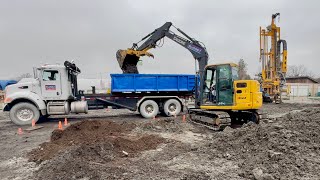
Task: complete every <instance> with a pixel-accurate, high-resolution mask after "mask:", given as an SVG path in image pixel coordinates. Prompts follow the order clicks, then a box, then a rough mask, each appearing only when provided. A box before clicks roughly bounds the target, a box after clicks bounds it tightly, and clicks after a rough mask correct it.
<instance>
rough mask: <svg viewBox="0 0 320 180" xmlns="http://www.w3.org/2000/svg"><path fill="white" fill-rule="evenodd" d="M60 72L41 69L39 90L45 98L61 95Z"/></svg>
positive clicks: (57, 97)
mask: <svg viewBox="0 0 320 180" xmlns="http://www.w3.org/2000/svg"><path fill="white" fill-rule="evenodd" d="M60 79H61V77H60V73H59V71H58V70H52V69H44V70H43V71H42V80H41V91H42V96H43V98H45V99H59V97H60V96H61V82H60Z"/></svg>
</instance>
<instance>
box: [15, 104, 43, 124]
mask: <svg viewBox="0 0 320 180" xmlns="http://www.w3.org/2000/svg"><path fill="white" fill-rule="evenodd" d="M39 117H40V111H39V110H38V108H37V107H36V106H35V105H33V104H31V103H27V102H22V103H18V104H16V105H14V106H13V107H12V108H11V110H10V119H11V121H12V122H13V123H15V124H16V125H30V124H31V123H32V119H34V120H35V122H37V121H38V120H39Z"/></svg>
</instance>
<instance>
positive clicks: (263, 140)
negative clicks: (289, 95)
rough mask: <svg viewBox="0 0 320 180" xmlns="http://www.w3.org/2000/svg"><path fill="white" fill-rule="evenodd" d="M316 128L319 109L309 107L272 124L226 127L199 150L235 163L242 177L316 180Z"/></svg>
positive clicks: (319, 153) (319, 140)
mask: <svg viewBox="0 0 320 180" xmlns="http://www.w3.org/2000/svg"><path fill="white" fill-rule="evenodd" d="M319 129H320V109H318V108H316V109H312V108H311V109H308V110H304V111H302V112H298V113H289V114H287V115H285V116H283V117H280V118H277V119H276V120H274V122H272V121H269V122H268V123H262V124H260V125H256V124H251V123H249V124H246V125H244V126H243V127H242V128H239V129H231V128H226V129H225V130H224V132H222V133H218V134H217V135H215V136H214V138H213V139H211V140H212V141H211V142H209V143H207V144H206V145H205V146H204V147H201V148H200V151H203V152H206V153H209V154H212V157H213V158H215V157H217V155H218V157H219V158H225V159H227V160H231V161H234V162H237V165H238V166H239V172H238V175H239V176H240V177H243V178H250V179H253V178H255V179H280V178H281V179H301V178H304V179H319V178H320V176H319V171H320V131H319ZM210 149H211V150H210ZM208 150H209V151H208Z"/></svg>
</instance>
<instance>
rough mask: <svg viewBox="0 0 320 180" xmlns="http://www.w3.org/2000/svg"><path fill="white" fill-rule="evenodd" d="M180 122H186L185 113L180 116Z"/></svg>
mask: <svg viewBox="0 0 320 180" xmlns="http://www.w3.org/2000/svg"><path fill="white" fill-rule="evenodd" d="M182 122H186V115H185V114H184V115H183V116H182Z"/></svg>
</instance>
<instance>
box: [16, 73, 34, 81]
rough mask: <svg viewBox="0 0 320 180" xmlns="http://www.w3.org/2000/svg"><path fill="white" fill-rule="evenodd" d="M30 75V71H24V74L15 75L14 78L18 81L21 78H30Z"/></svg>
mask: <svg viewBox="0 0 320 180" xmlns="http://www.w3.org/2000/svg"><path fill="white" fill-rule="evenodd" d="M31 77H32V75H31V74H30V73H24V74H21V75H20V76H17V77H16V78H14V80H16V81H20V80H21V79H23V78H31Z"/></svg>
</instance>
